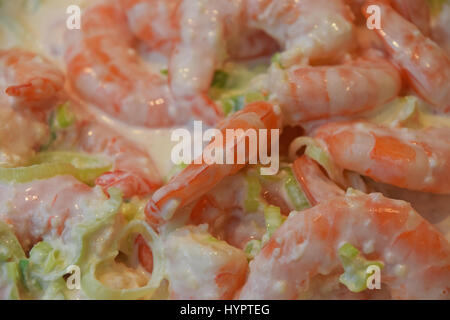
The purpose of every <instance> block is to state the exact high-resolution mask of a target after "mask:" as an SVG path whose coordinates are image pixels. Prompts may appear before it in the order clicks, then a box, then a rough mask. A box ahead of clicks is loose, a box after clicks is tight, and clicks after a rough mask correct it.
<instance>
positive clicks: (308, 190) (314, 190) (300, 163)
mask: <svg viewBox="0 0 450 320" xmlns="http://www.w3.org/2000/svg"><path fill="white" fill-rule="evenodd" d="M293 171H294V173H295V177H296V178H297V181H298V182H299V183H300V185H301V186H302V189H303V192H305V195H306V197H307V198H308V201H309V203H310V204H312V205H317V204H319V203H322V202H325V201H327V200H329V199H331V198H333V197H337V196H342V195H344V194H345V192H344V190H342V189H341V188H339V187H338V186H337V185H336V184H335V183H334V182H333V181H331V180H330V179H329V178H328V177H327V176H326V175H325V174H324V173H323V172H322V170H321V169H320V167H319V165H318V164H317V163H316V162H315V161H314V160H312V159H310V158H309V157H307V156H305V155H303V156H301V157H300V158H298V159H297V160H295V162H294V165H293Z"/></svg>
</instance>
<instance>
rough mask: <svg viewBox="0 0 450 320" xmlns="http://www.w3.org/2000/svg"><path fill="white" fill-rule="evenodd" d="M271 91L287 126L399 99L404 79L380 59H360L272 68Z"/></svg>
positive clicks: (366, 108) (367, 108)
mask: <svg viewBox="0 0 450 320" xmlns="http://www.w3.org/2000/svg"><path fill="white" fill-rule="evenodd" d="M269 88H270V89H269V91H270V92H271V93H273V94H274V95H276V97H275V99H276V101H277V102H278V103H279V104H280V107H281V109H282V111H283V117H284V120H285V122H286V123H287V124H298V123H299V122H301V121H309V120H317V119H324V118H329V117H332V116H336V115H351V114H355V113H358V112H362V111H367V110H370V109H372V108H374V107H376V106H379V105H382V104H383V103H386V102H388V101H390V100H392V99H394V98H395V97H397V96H398V94H399V92H400V89H401V78H400V75H399V73H398V72H397V71H396V69H395V68H394V67H393V66H392V65H391V64H390V63H389V62H387V61H385V60H384V59H382V58H378V57H371V58H359V59H356V60H354V61H350V62H348V63H344V64H342V65H338V66H324V67H311V66H294V67H291V68H289V69H281V68H279V67H277V66H275V65H273V66H272V67H271V71H270V75H269Z"/></svg>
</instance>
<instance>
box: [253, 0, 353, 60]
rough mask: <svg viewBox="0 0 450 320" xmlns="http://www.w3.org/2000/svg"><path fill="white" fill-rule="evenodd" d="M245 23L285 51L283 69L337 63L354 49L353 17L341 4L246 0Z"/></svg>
mask: <svg viewBox="0 0 450 320" xmlns="http://www.w3.org/2000/svg"><path fill="white" fill-rule="evenodd" d="M245 11H246V19H247V20H248V21H247V23H248V24H249V25H250V27H253V28H255V29H261V30H264V31H265V32H266V33H267V34H269V35H270V36H272V37H273V38H274V39H276V40H277V41H278V43H279V44H280V45H281V46H282V47H283V48H284V49H285V51H283V52H282V54H281V57H280V62H281V64H282V65H283V66H285V67H289V66H291V65H293V64H298V63H300V62H305V61H306V62H310V63H320V62H329V61H336V60H338V59H340V58H341V57H342V56H343V55H344V54H345V53H347V52H348V51H349V50H350V49H352V47H353V44H352V42H353V38H354V34H353V15H352V13H351V11H350V9H349V7H348V6H347V5H346V4H345V2H344V1H341V0H338V1H326V0H325V1H322V0H319V1H317V0H300V1H296V0H285V1H277V0H265V1H260V0H248V1H245Z"/></svg>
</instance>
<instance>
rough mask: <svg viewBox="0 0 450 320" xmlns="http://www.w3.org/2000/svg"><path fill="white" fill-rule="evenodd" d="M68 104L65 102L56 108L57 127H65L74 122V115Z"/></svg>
mask: <svg viewBox="0 0 450 320" xmlns="http://www.w3.org/2000/svg"><path fill="white" fill-rule="evenodd" d="M69 106H70V105H69V103H68V102H66V103H64V104H63V105H61V106H59V107H58V109H56V114H55V121H56V125H57V127H58V128H61V129H66V128H68V127H70V126H71V125H72V124H73V123H74V122H75V115H74V114H73V113H72V112H71V111H70V107H69Z"/></svg>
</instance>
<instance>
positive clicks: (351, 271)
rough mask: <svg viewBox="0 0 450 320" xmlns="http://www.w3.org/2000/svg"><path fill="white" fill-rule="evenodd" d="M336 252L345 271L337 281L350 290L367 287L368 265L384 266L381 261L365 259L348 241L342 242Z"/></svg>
mask: <svg viewBox="0 0 450 320" xmlns="http://www.w3.org/2000/svg"><path fill="white" fill-rule="evenodd" d="M338 254H339V259H340V260H341V263H342V266H343V267H344V271H345V272H344V273H343V274H342V275H341V276H340V277H339V281H340V282H341V283H342V284H343V285H345V286H346V287H347V288H348V289H349V290H350V291H352V292H361V291H364V290H365V289H366V288H367V280H368V278H369V276H370V274H368V273H367V269H368V268H369V267H370V266H377V267H379V268H380V269H382V268H383V267H384V264H383V263H382V262H381V261H368V260H366V259H365V258H364V257H363V256H362V255H361V253H360V251H359V250H358V249H356V248H355V247H354V246H352V245H351V244H350V243H345V244H343V245H342V246H341V247H340V248H339V250H338Z"/></svg>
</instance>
